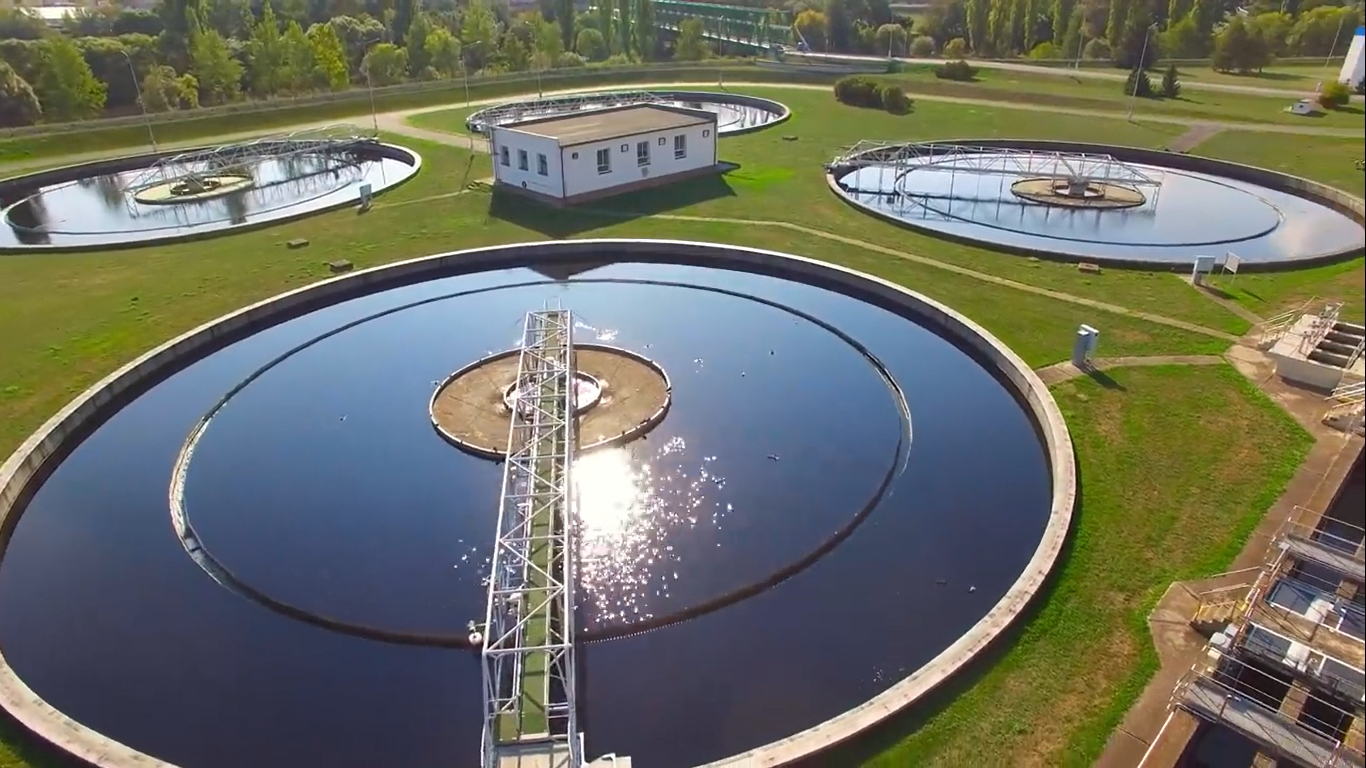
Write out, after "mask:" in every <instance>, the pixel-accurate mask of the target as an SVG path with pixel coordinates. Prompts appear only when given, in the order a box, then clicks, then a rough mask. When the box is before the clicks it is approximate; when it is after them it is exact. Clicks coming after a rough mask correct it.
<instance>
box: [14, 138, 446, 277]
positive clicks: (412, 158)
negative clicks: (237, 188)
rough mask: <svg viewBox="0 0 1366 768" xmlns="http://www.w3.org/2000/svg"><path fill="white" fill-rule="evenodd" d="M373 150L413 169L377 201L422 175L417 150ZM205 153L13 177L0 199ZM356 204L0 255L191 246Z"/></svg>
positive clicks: (149, 156)
mask: <svg viewBox="0 0 1366 768" xmlns="http://www.w3.org/2000/svg"><path fill="white" fill-rule="evenodd" d="M374 147H375V148H376V149H378V150H379V154H380V155H381V156H383V157H387V158H390V159H392V160H399V161H402V162H406V163H408V164H409V165H411V166H412V168H413V172H412V173H410V174H408V175H406V176H404V177H403V178H401V179H399V180H398V181H395V182H394V183H393V184H389V185H387V186H385V187H382V188H380V189H377V190H375V191H374V195H375V196H376V197H378V196H380V195H382V194H384V193H385V192H390V191H393V190H395V189H398V188H399V187H401V186H403V185H404V184H407V183H408V182H409V181H412V180H413V179H414V178H415V177H416V176H417V175H418V174H419V173H421V172H422V155H420V154H418V153H417V151H416V150H412V149H409V148H407V147H403V146H399V145H398V144H387V143H383V142H380V143H377V144H375V145H374ZM206 149H212V147H207V146H205V147H193V148H187V149H174V150H166V151H164V152H155V153H153V152H148V153H145V154H141V155H124V156H122V157H115V158H110V159H106V160H94V161H91V162H88V163H77V164H75V165H65V166H62V167H60V168H49V169H47V170H45V171H38V172H36V173H29V174H25V175H23V176H12V177H10V178H8V179H0V197H3V196H4V195H5V194H6V193H7V192H9V191H10V190H14V189H20V190H22V189H26V188H32V187H39V186H47V185H49V184H60V183H62V182H67V181H75V180H76V179H79V178H83V177H86V176H89V175H91V174H96V173H119V172H122V171H130V170H134V169H137V168H142V167H144V166H145V165H147V163H148V162H150V161H154V160H161V159H165V158H168V157H175V156H176V155H183V154H185V153H187V152H197V151H201V150H206ZM356 204H357V201H356V200H354V199H351V200H343V201H340V202H337V203H333V204H331V205H325V206H323V207H321V208H314V209H312V210H308V211H300V212H299V213H293V214H289V215H286V216H280V217H277V218H273V219H265V220H263V221H256V222H250V223H247V224H241V225H239V226H235V227H228V228H227V229H215V230H209V231H205V232H189V233H186V234H180V235H166V236H164V237H151V238H146V239H143V240H128V241H123V242H117V243H92V244H81V245H20V246H0V255H6V254H10V255H19V254H34V253H92V252H104V251H126V250H131V249H134V248H143V247H146V246H149V245H174V244H177V243H190V242H194V241H197V240H209V239H212V238H215V237H227V236H229V235H237V234H242V233H243V232H252V231H255V230H258V229H265V228H266V227H273V226H276V225H279V224H287V223H289V222H291V221H298V220H299V219H306V218H308V217H310V216H317V215H319V214H323V213H330V212H332V211H337V210H341V209H343V208H350V207H352V206H354V205H356ZM3 214H4V209H0V216H3Z"/></svg>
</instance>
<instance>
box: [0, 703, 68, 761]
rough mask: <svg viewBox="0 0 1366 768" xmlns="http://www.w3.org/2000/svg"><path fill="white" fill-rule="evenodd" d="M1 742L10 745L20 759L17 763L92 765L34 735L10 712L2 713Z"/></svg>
mask: <svg viewBox="0 0 1366 768" xmlns="http://www.w3.org/2000/svg"><path fill="white" fill-rule="evenodd" d="M0 744H4V745H5V746H7V747H9V749H10V752H11V753H12V754H13V755H14V757H15V758H17V759H18V760H19V762H18V763H16V765H23V766H27V767H28V768H89V765H90V764H89V763H86V762H84V761H82V760H77V759H76V758H74V757H71V756H70V755H68V754H66V753H65V752H62V751H61V750H59V749H57V748H56V747H54V746H52V745H51V744H48V743H47V742H45V741H43V740H42V739H40V738H38V737H37V736H34V735H33V734H32V733H30V732H29V730H28V729H27V728H25V727H24V726H22V725H20V724H19V721H17V720H15V719H14V718H12V717H10V716H9V715H8V714H0ZM6 765H8V763H6Z"/></svg>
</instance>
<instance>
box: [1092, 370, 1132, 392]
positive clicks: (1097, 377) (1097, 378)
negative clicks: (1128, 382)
mask: <svg viewBox="0 0 1366 768" xmlns="http://www.w3.org/2000/svg"><path fill="white" fill-rule="evenodd" d="M1084 373H1085V374H1086V375H1087V376H1088V377H1090V379H1091V381H1094V382H1095V383H1097V384H1099V385H1101V386H1102V387H1105V388H1106V389H1113V390H1115V391H1117V392H1127V391H1128V390H1127V389H1125V388H1124V385H1123V384H1120V383H1119V382H1118V381H1115V380H1114V379H1112V378H1110V375H1109V374H1108V373H1106V372H1105V371H1102V370H1101V369H1099V368H1093V367H1089V366H1088V367H1087V368H1086V370H1085V371H1084Z"/></svg>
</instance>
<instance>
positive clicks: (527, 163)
mask: <svg viewBox="0 0 1366 768" xmlns="http://www.w3.org/2000/svg"><path fill="white" fill-rule="evenodd" d="M517 170H519V171H529V170H531V157H530V156H529V155H528V154H527V153H526V150H525V149H519V150H517Z"/></svg>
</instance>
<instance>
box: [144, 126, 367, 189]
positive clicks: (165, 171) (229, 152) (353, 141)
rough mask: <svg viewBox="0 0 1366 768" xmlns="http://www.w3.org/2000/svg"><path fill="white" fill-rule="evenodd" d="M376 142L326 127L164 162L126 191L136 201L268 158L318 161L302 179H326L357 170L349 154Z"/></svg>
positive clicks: (200, 151) (172, 157)
mask: <svg viewBox="0 0 1366 768" xmlns="http://www.w3.org/2000/svg"><path fill="white" fill-rule="evenodd" d="M377 140H378V137H377V136H376V134H374V133H373V132H366V131H363V130H362V129H360V128H357V127H356V126H353V125H328V126H323V127H321V128H307V129H303V130H298V131H293V132H291V133H277V134H272V135H270V136H262V137H260V138H256V139H249V140H247V141H238V142H233V143H231V144H221V145H218V146H214V147H205V148H200V149H192V150H190V151H188V152H181V153H179V154H175V155H169V156H167V157H163V158H161V159H159V160H157V161H156V162H154V163H152V164H151V165H149V166H147V167H146V168H143V169H142V170H140V171H138V173H137V174H135V175H133V176H132V177H131V178H129V179H128V180H127V181H126V182H124V184H123V191H124V193H125V194H127V195H129V196H134V195H136V194H137V193H139V192H142V191H144V190H146V189H149V188H151V187H155V186H159V185H162V184H167V183H174V182H177V181H183V180H188V179H196V178H202V177H206V176H211V175H213V174H215V173H221V172H225V171H233V170H244V169H247V168H250V167H251V165H252V164H254V163H256V162H259V161H260V160H262V159H265V158H272V159H275V160H281V161H289V160H292V159H299V158H304V157H309V158H316V159H318V160H319V161H320V162H319V163H318V167H314V168H311V169H309V170H308V171H307V172H305V173H304V175H309V174H319V173H324V172H328V171H333V170H336V169H339V168H342V167H346V166H351V165H354V163H353V161H352V160H351V159H350V158H348V157H347V156H346V151H347V150H351V149H356V148H358V147H360V146H363V145H366V144H372V143H374V142H376V141H377ZM289 181H295V179H290V180H289Z"/></svg>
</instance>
